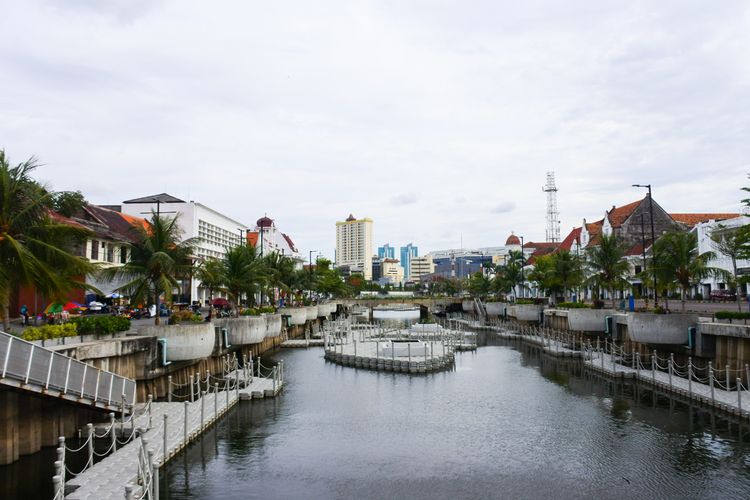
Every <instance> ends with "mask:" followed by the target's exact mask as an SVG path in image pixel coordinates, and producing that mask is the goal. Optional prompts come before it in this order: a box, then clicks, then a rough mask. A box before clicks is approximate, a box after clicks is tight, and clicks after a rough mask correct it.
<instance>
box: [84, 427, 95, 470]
mask: <svg viewBox="0 0 750 500" xmlns="http://www.w3.org/2000/svg"><path fill="white" fill-rule="evenodd" d="M86 432H87V433H88V438H87V439H88V451H89V459H88V461H87V462H86V467H85V468H84V470H85V469H88V468H89V467H93V466H94V424H86Z"/></svg>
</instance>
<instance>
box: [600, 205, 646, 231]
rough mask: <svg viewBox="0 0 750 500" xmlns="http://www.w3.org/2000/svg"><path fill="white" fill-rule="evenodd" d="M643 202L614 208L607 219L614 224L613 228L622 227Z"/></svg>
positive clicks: (608, 213)
mask: <svg viewBox="0 0 750 500" xmlns="http://www.w3.org/2000/svg"><path fill="white" fill-rule="evenodd" d="M642 202H643V200H638V201H634V202H632V203H628V204H627V205H623V206H621V207H612V210H610V211H609V212H607V218H609V223H610V224H612V227H620V226H622V223H623V222H625V221H626V220H627V219H628V217H630V216H631V215H632V214H633V212H634V211H635V209H636V208H638V206H639V205H640V204H641V203H642Z"/></svg>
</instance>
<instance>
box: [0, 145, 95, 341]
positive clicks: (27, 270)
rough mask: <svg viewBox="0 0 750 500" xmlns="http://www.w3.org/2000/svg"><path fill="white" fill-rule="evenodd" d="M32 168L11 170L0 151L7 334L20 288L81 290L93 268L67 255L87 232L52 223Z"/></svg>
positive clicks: (1, 284)
mask: <svg viewBox="0 0 750 500" xmlns="http://www.w3.org/2000/svg"><path fill="white" fill-rule="evenodd" d="M37 166H38V163H37V161H36V159H34V158H31V159H29V160H27V161H25V162H23V163H19V164H18V165H16V166H11V165H10V162H9V160H8V158H7V156H6V155H5V151H4V150H1V149H0V316H2V320H3V329H4V330H6V331H8V330H9V329H10V310H9V307H10V296H11V294H12V293H13V291H14V290H15V289H16V288H17V287H19V286H22V285H30V286H34V287H35V288H36V289H37V290H39V291H40V292H42V293H43V294H45V295H47V296H49V297H52V298H60V299H62V298H64V296H65V294H67V293H68V292H70V291H71V290H72V289H75V288H85V287H86V285H85V282H84V279H83V277H84V276H85V275H86V274H89V273H91V272H93V271H94V270H95V266H94V265H92V264H91V263H90V262H88V261H87V260H86V259H84V258H83V257H79V256H75V255H73V253H72V250H73V249H74V248H75V246H76V245H80V243H81V242H82V241H85V236H86V235H87V234H88V231H87V230H85V229H83V228H82V227H79V226H76V225H73V224H70V223H66V222H65V221H62V220H60V218H59V217H58V218H55V217H54V216H53V215H54V214H53V213H52V212H51V211H50V207H51V206H52V204H53V199H54V193H51V192H48V191H47V190H46V189H44V188H43V187H42V186H41V185H39V184H38V183H37V182H36V181H34V180H33V179H32V178H31V172H32V171H33V170H34V169H35V168H36V167H37Z"/></svg>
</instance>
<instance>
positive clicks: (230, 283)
mask: <svg viewBox="0 0 750 500" xmlns="http://www.w3.org/2000/svg"><path fill="white" fill-rule="evenodd" d="M267 276H268V273H267V270H266V268H265V265H264V262H263V259H262V258H261V257H260V255H259V254H258V251H257V250H256V248H255V247H254V246H251V245H238V246H236V247H232V248H230V249H229V250H227V252H226V253H225V254H224V258H223V259H222V260H221V282H222V284H223V285H224V287H225V288H226V289H227V292H228V293H229V297H230V298H232V299H233V300H234V302H235V306H236V310H237V313H238V314H239V310H240V305H241V302H242V297H243V295H247V296H248V297H251V296H253V295H254V294H256V293H257V292H258V291H260V288H261V286H262V285H263V284H264V283H266V279H267Z"/></svg>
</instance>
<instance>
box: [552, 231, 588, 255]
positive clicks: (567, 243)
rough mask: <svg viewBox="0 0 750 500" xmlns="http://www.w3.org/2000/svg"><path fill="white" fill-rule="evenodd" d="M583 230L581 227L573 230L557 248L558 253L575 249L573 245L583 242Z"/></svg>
mask: <svg viewBox="0 0 750 500" xmlns="http://www.w3.org/2000/svg"><path fill="white" fill-rule="evenodd" d="M581 229H582V228H580V227H574V228H573V230H572V231H571V232H570V233H568V235H567V236H566V237H565V239H563V240H562V241H561V242H560V246H558V247H557V251H560V250H570V249H571V248H573V243H575V242H578V243H579V244H580V242H581Z"/></svg>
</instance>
